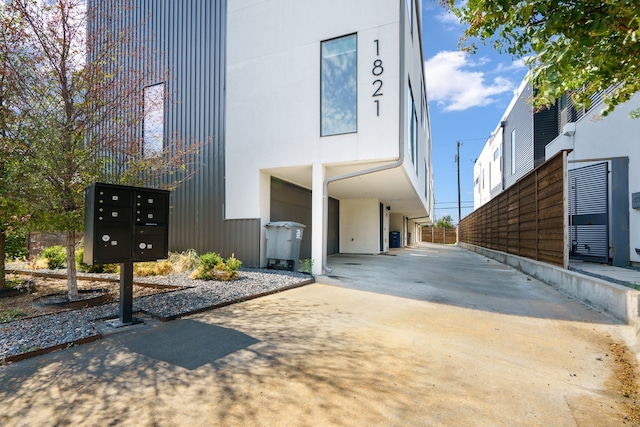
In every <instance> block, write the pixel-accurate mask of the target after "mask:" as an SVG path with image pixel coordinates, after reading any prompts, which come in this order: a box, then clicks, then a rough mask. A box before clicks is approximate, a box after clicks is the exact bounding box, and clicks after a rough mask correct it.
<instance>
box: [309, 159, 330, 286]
mask: <svg viewBox="0 0 640 427" xmlns="http://www.w3.org/2000/svg"><path fill="white" fill-rule="evenodd" d="M324 173H325V168H324V165H323V164H322V163H314V164H313V171H312V175H313V176H312V188H311V222H312V227H311V259H312V260H313V270H312V272H313V274H314V275H316V276H317V275H321V274H322V265H323V264H324V250H323V240H324V233H323V225H324V223H323V206H324V205H323V204H324V203H328V202H329V200H328V198H327V200H324V198H323V194H322V192H323V185H324ZM327 196H328V195H327Z"/></svg>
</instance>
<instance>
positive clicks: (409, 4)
mask: <svg viewBox="0 0 640 427" xmlns="http://www.w3.org/2000/svg"><path fill="white" fill-rule="evenodd" d="M407 12H408V13H409V31H410V32H411V35H412V36H413V0H407Z"/></svg>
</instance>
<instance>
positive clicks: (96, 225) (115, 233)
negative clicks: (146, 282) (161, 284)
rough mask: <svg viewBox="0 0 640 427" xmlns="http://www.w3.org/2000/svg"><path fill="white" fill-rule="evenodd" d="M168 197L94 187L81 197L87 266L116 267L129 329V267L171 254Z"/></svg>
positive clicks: (152, 191)
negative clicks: (83, 211)
mask: <svg viewBox="0 0 640 427" xmlns="http://www.w3.org/2000/svg"><path fill="white" fill-rule="evenodd" d="M168 222H169V191H167V190H156V189H153V188H142V187H130V186H125V185H113V184H102V183H94V184H93V185H91V187H89V188H88V189H87V190H86V194H85V222H84V259H83V261H84V262H85V263H86V264H91V265H93V264H111V263H120V264H121V266H120V323H121V325H128V324H132V323H133V318H132V310H133V308H132V307H133V263H134V262H143V261H157V260H159V259H165V258H167V257H168V254H169V245H168V242H169V228H168Z"/></svg>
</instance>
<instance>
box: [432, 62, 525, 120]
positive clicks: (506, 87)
mask: <svg viewBox="0 0 640 427" xmlns="http://www.w3.org/2000/svg"><path fill="white" fill-rule="evenodd" d="M488 62H490V61H489V60H488V59H487V58H480V59H479V60H478V61H476V62H474V61H472V60H471V59H470V57H469V56H468V55H466V54H464V53H462V52H452V51H444V52H440V53H438V54H436V55H435V56H434V57H433V58H431V59H429V60H428V61H426V62H425V64H424V66H425V74H426V80H427V93H428V96H429V101H432V102H435V103H436V104H437V105H438V106H441V107H442V109H443V110H444V111H462V110H466V109H468V108H471V107H482V106H486V105H489V104H491V103H493V102H495V101H496V99H495V97H496V95H501V94H504V93H511V92H512V91H513V89H514V88H515V86H514V84H513V83H512V82H511V81H509V80H508V79H506V78H504V77H501V76H498V77H495V78H493V79H492V80H491V81H487V79H488V78H487V73H486V72H485V71H483V70H481V69H479V67H481V66H486V64H487V63H488Z"/></svg>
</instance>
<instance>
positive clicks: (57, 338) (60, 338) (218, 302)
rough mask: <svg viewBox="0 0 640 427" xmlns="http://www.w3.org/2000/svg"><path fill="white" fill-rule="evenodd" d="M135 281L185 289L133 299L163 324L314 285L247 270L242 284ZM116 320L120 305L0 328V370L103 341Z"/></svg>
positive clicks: (179, 277)
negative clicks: (106, 325) (104, 326)
mask: <svg viewBox="0 0 640 427" xmlns="http://www.w3.org/2000/svg"><path fill="white" fill-rule="evenodd" d="M56 273H60V270H58V271H56ZM83 275H85V274H83ZM86 276H96V277H100V276H101V277H108V276H109V275H99V274H97V275H89V274H86ZM111 277H114V276H113V275H111ZM134 280H135V281H136V282H147V283H154V284H161V285H171V286H179V287H182V288H183V289H180V290H176V291H173V292H167V293H161V294H156V295H149V296H143V297H139V298H135V299H134V301H133V311H134V316H135V314H136V313H138V315H143V314H144V315H147V316H152V317H154V318H157V319H160V320H163V321H166V320H173V319H176V318H178V317H181V316H184V315H187V314H192V313H197V312H200V311H204V310H207V309H211V308H215V307H219V306H223V305H228V304H231V303H234V302H238V301H242V300H246V299H250V298H255V297H257V296H261V295H265V294H269V293H274V292H278V291H281V290H285V289H288V288H291V287H296V286H302V285H304V284H307V283H311V282H313V278H312V277H311V276H309V275H307V274H303V273H294V272H290V271H275V270H266V269H249V268H241V269H240V271H239V278H238V280H232V281H228V282H220V281H204V280H193V279H190V278H189V274H188V273H178V274H172V275H169V276H154V277H141V278H135V279H134ZM118 316H119V312H118V303H110V304H106V305H101V306H96V307H89V308H83V309H77V310H70V311H62V312H58V313H54V314H47V315H42V316H37V317H32V318H27V319H21V320H15V321H13V322H9V323H3V324H0V364H2V363H6V362H11V361H15V360H19V359H20V358H24V357H26V356H29V355H31V354H33V355H36V354H41V353H44V352H47V351H50V350H54V349H56V348H61V347H64V346H66V345H73V344H75V343H81V342H84V341H89V340H91V339H92V338H100V333H99V332H98V329H97V328H96V323H97V322H100V321H104V320H106V319H114V318H118Z"/></svg>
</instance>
